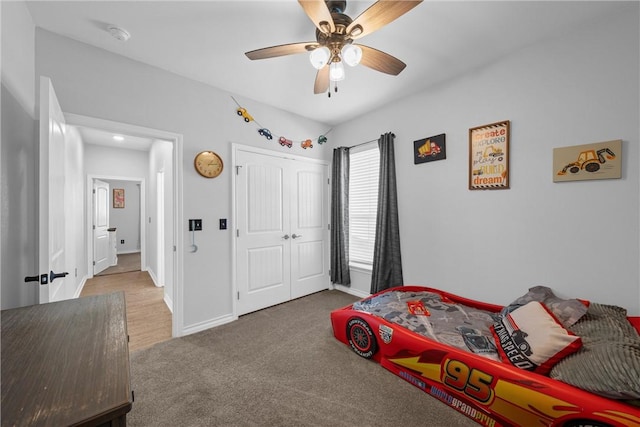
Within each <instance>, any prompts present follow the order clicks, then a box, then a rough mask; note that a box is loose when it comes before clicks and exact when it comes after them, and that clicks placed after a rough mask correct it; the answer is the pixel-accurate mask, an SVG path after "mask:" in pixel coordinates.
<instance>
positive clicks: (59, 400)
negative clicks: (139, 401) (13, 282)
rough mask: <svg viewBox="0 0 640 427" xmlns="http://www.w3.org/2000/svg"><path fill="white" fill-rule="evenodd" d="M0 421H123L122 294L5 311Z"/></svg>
mask: <svg viewBox="0 0 640 427" xmlns="http://www.w3.org/2000/svg"><path fill="white" fill-rule="evenodd" d="M0 320H1V322H2V336H1V340H2V350H1V352H2V367H1V368H2V374H1V376H2V378H1V382H2V384H1V388H2V402H1V408H2V409H1V411H2V412H1V417H2V426H14V425H15V426H102V425H106V426H125V425H126V414H127V413H128V412H129V411H130V410H131V406H132V404H133V394H132V391H131V380H130V371H129V344H128V336H127V318H126V311H125V300H124V293H123V292H119V293H113V294H109V295H98V296H92V297H84V298H78V299H73V300H67V301H61V302H54V303H49V304H42V305H34V306H29V307H22V308H16V309H12V310H4V311H2V312H1V319H0Z"/></svg>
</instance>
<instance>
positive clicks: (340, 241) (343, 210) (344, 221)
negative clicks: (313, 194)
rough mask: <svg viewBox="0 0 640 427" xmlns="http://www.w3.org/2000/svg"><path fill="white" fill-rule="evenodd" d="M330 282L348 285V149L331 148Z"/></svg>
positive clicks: (349, 280) (349, 277) (349, 281)
mask: <svg viewBox="0 0 640 427" xmlns="http://www.w3.org/2000/svg"><path fill="white" fill-rule="evenodd" d="M331 283H339V284H341V285H345V286H349V285H350V284H351V276H350V275H349V149H348V148H345V147H339V148H336V149H334V150H333V164H332V169H331Z"/></svg>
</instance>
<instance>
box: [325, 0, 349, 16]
mask: <svg viewBox="0 0 640 427" xmlns="http://www.w3.org/2000/svg"><path fill="white" fill-rule="evenodd" d="M325 3H327V9H329V12H331V13H332V14H333V13H344V11H345V9H346V8H347V2H346V1H331V0H327V1H325Z"/></svg>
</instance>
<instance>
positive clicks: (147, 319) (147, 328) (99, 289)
mask: <svg viewBox="0 0 640 427" xmlns="http://www.w3.org/2000/svg"><path fill="white" fill-rule="evenodd" d="M118 291H124V293H125V301H126V305H127V329H128V332H129V351H136V350H140V349H143V348H147V347H150V346H152V345H154V344H157V343H159V342H162V341H166V340H169V339H171V312H170V311H169V308H168V307H167V305H166V304H165V302H164V299H163V298H164V288H158V287H156V286H155V285H154V283H153V281H152V280H151V276H149V273H147V272H146V271H133V272H128V273H119V274H110V275H107V276H95V277H93V278H92V279H89V280H87V283H86V284H85V285H84V288H83V289H82V293H81V294H80V296H81V297H85V296H90V295H102V294H108V293H112V292H118Z"/></svg>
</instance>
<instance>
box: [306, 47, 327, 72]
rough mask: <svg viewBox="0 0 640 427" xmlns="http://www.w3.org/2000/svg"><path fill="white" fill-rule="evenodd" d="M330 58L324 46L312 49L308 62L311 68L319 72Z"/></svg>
mask: <svg viewBox="0 0 640 427" xmlns="http://www.w3.org/2000/svg"><path fill="white" fill-rule="evenodd" d="M330 58H331V51H330V50H329V48H328V47H326V46H322V47H319V48H317V49H314V50H312V51H311V53H310V54H309V61H311V65H313V68H315V69H316V70H319V69H321V68H323V67H324V66H325V65H327V63H328V62H329V59H330Z"/></svg>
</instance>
